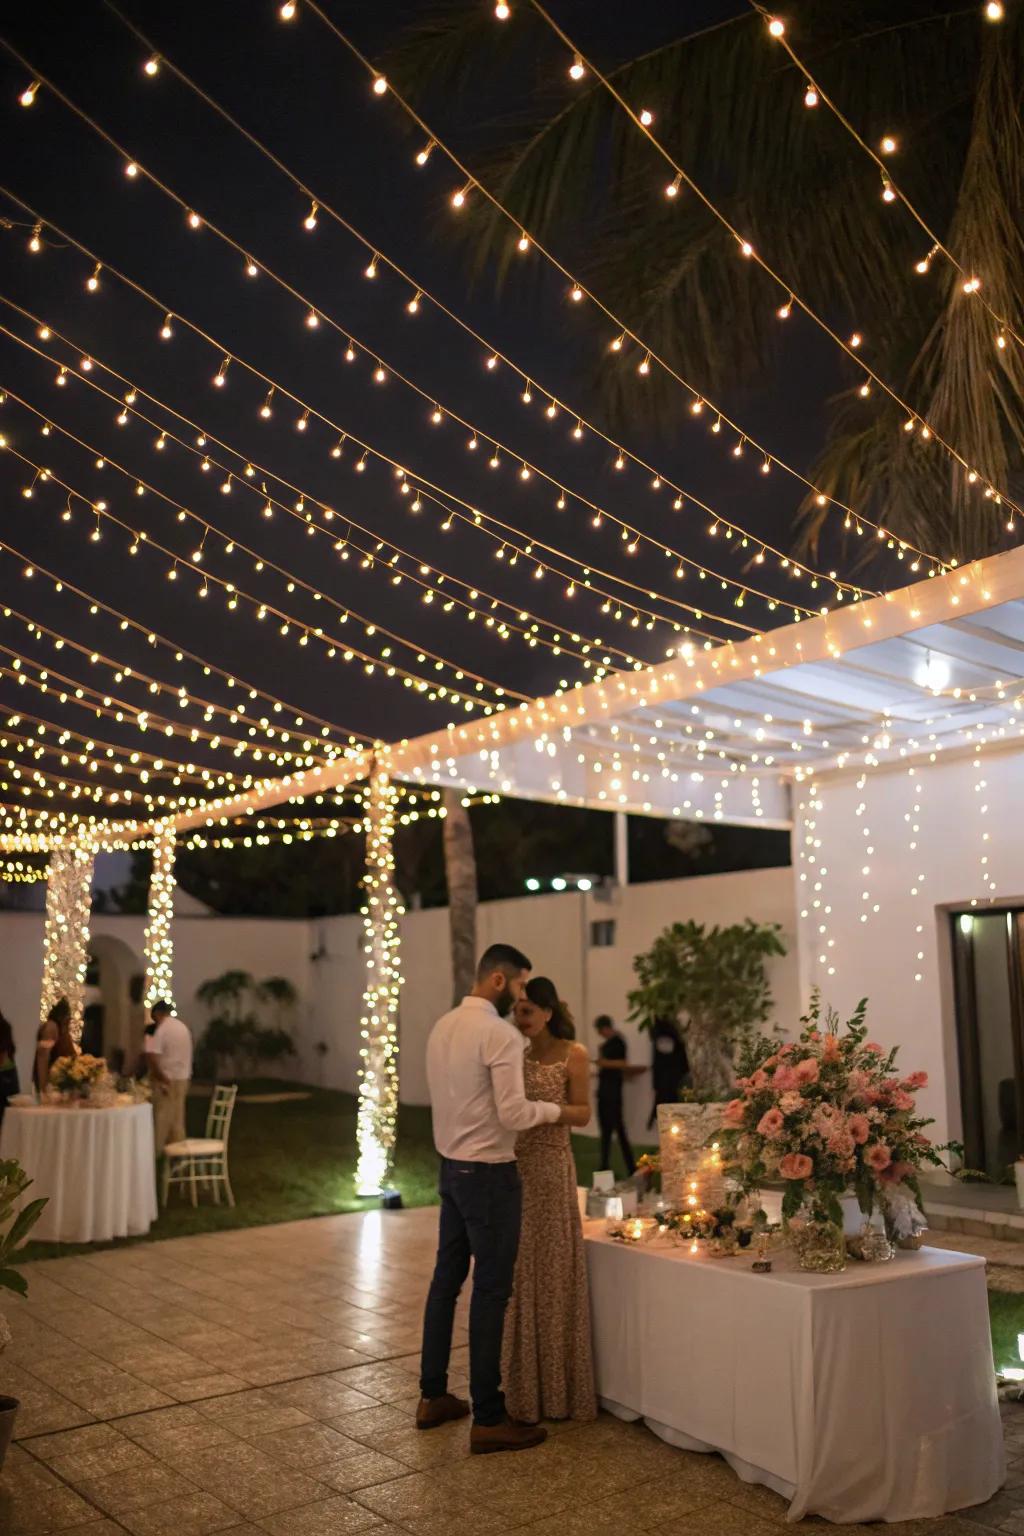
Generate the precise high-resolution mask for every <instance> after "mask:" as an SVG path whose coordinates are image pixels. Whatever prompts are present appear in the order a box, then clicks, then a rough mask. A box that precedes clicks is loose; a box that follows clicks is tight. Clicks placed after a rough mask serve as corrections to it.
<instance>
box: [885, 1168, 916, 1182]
mask: <svg viewBox="0 0 1024 1536" xmlns="http://www.w3.org/2000/svg"><path fill="white" fill-rule="evenodd" d="M913 1171H914V1165H913V1163H890V1164H889V1166H888V1168H883V1169H882V1171H881V1173H880V1174H879V1175H878V1177H879V1179H880V1180H881V1182H882V1183H883V1184H902V1183H903V1180H904V1179H905V1178H906V1177H907V1175H908V1174H911V1173H913Z"/></svg>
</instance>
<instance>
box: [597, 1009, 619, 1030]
mask: <svg viewBox="0 0 1024 1536" xmlns="http://www.w3.org/2000/svg"><path fill="white" fill-rule="evenodd" d="M594 1028H595V1029H598V1030H600V1029H614V1028H615V1020H614V1019H613V1018H612V1016H611V1014H610V1013H599V1014H598V1016H597V1018H596V1019H595V1020H594Z"/></svg>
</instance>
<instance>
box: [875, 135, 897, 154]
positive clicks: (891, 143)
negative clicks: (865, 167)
mask: <svg viewBox="0 0 1024 1536" xmlns="http://www.w3.org/2000/svg"><path fill="white" fill-rule="evenodd" d="M879 147H880V148H881V151H882V154H883V155H894V154H895V153H896V150H897V147H898V146H897V143H896V140H895V139H894V138H893V137H892V134H890V133H887V134H886V135H885V137H884V138H883V140H882V142H881V145H880V146H879Z"/></svg>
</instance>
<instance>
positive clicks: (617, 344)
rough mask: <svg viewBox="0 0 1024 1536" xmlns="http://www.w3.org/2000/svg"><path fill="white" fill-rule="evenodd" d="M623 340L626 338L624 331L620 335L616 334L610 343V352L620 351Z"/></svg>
mask: <svg viewBox="0 0 1024 1536" xmlns="http://www.w3.org/2000/svg"><path fill="white" fill-rule="evenodd" d="M625 340H626V337H625V333H623V334H622V335H621V336H616V338H615V340H614V341H613V342H611V343H610V347H609V350H610V351H612V352H621V351H622V344H623V342H624V341H625Z"/></svg>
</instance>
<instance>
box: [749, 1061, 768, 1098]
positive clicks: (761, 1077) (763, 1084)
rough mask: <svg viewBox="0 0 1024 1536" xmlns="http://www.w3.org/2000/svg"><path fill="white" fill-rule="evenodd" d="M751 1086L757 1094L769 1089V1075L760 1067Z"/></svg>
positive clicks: (753, 1077)
mask: <svg viewBox="0 0 1024 1536" xmlns="http://www.w3.org/2000/svg"><path fill="white" fill-rule="evenodd" d="M750 1086H751V1088H753V1089H755V1090H756V1091H757V1092H760V1091H761V1089H762V1088H767V1086H768V1074H767V1072H762V1071H761V1068H760V1067H758V1069H757V1071H756V1072H755V1073H754V1074H753V1076H752V1077H751V1079H750Z"/></svg>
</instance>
